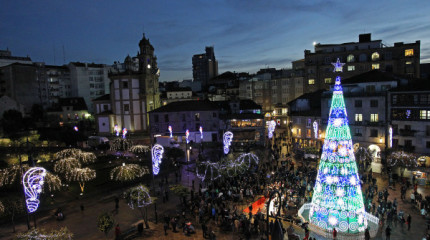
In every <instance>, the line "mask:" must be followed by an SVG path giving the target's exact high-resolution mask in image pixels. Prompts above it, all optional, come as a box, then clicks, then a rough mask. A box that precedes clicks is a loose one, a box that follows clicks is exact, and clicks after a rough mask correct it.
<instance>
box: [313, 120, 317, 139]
mask: <svg viewBox="0 0 430 240" xmlns="http://www.w3.org/2000/svg"><path fill="white" fill-rule="evenodd" d="M312 127H313V128H314V137H315V139H318V122H317V120H315V121H314V123H313V125H312Z"/></svg>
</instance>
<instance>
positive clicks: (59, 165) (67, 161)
mask: <svg viewBox="0 0 430 240" xmlns="http://www.w3.org/2000/svg"><path fill="white" fill-rule="evenodd" d="M80 167H81V163H80V162H79V160H78V159H76V158H72V157H69V158H63V159H60V160H58V161H56V162H55V164H54V172H56V173H66V172H70V171H71V170H73V169H74V168H80Z"/></svg>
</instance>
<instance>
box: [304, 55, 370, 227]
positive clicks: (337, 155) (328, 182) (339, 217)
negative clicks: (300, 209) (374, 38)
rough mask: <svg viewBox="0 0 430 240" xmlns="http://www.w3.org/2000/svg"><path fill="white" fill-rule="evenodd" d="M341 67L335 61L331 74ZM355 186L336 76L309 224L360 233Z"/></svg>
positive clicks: (358, 197)
mask: <svg viewBox="0 0 430 240" xmlns="http://www.w3.org/2000/svg"><path fill="white" fill-rule="evenodd" d="M343 65H344V64H343V63H340V60H339V59H338V60H337V62H336V63H333V66H335V72H342V66H343ZM315 123H316V122H314V132H315V133H316V132H317V130H316V129H315ZM358 183H359V176H358V169H357V164H356V162H355V156H354V153H353V144H352V141H351V132H350V129H349V125H348V119H347V113H346V108H345V101H344V98H343V90H342V86H341V83H340V77H339V76H338V77H336V83H335V86H334V91H333V97H332V102H331V107H330V113H329V120H328V124H327V129H326V138H325V140H324V146H323V152H322V154H321V161H320V164H319V166H318V173H317V178H316V181H315V191H314V194H313V197H312V204H311V208H310V212H309V221H310V223H312V224H314V225H315V226H318V227H319V228H322V229H324V230H326V231H331V230H332V229H333V228H336V229H338V230H339V231H341V232H348V233H358V232H363V231H364V230H365V229H366V227H367V219H366V218H365V217H364V216H365V210H364V203H363V196H362V192H361V187H360V185H359V184H358Z"/></svg>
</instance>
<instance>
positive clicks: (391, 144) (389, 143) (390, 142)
mask: <svg viewBox="0 0 430 240" xmlns="http://www.w3.org/2000/svg"><path fill="white" fill-rule="evenodd" d="M388 147H389V148H391V147H393V127H390V128H389V129H388Z"/></svg>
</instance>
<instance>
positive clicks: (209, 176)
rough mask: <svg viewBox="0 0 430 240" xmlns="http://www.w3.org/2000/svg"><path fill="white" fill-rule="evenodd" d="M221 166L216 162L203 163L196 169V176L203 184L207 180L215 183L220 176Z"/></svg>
mask: <svg viewBox="0 0 430 240" xmlns="http://www.w3.org/2000/svg"><path fill="white" fill-rule="evenodd" d="M220 168H221V166H220V165H219V163H214V162H201V163H199V164H198V166H197V168H196V175H197V177H198V178H200V180H202V182H204V181H205V180H209V181H213V180H216V179H218V178H219V177H220V176H221V175H220Z"/></svg>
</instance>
